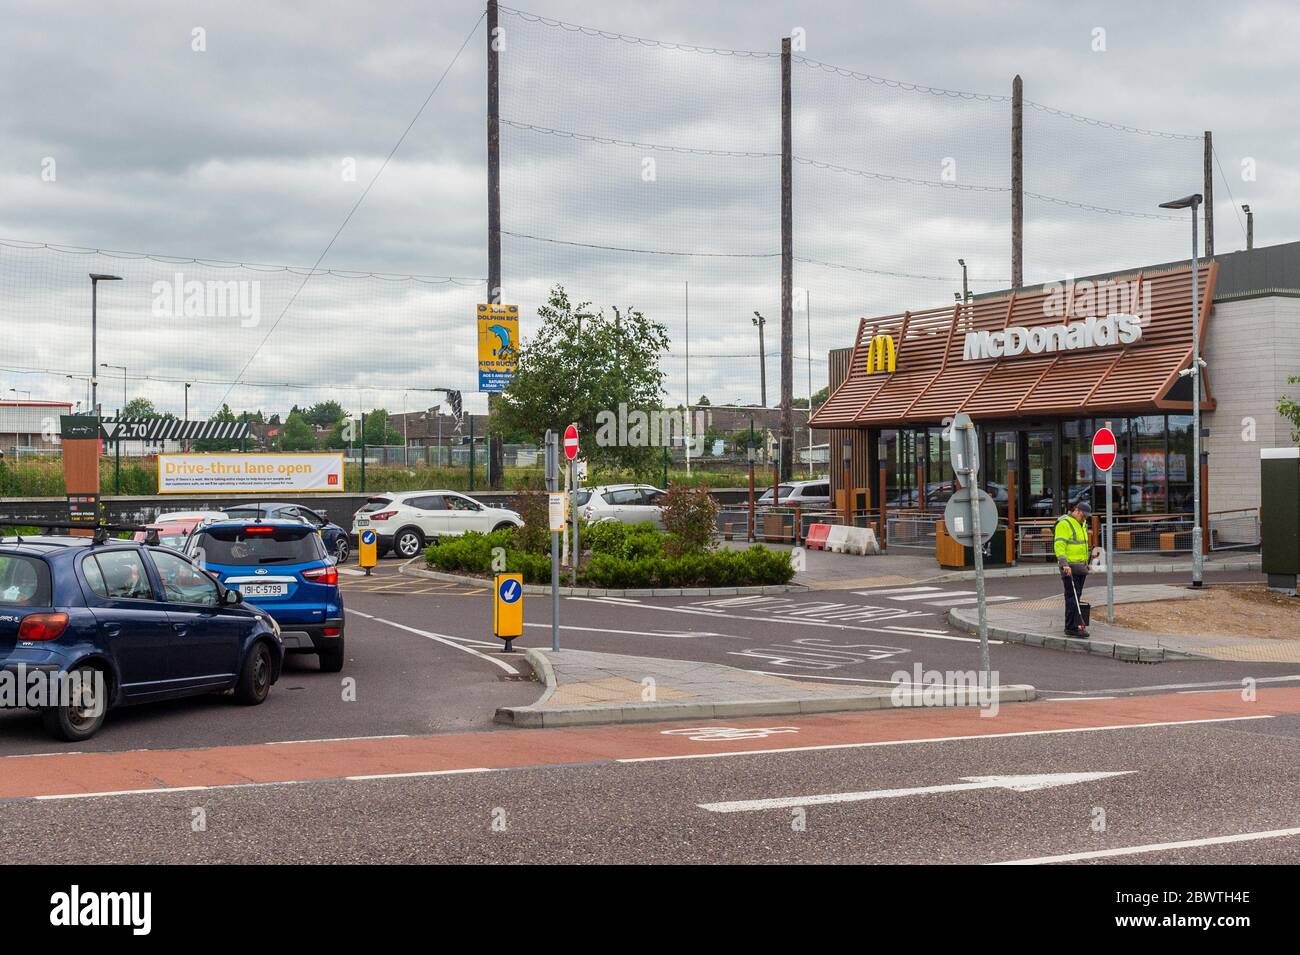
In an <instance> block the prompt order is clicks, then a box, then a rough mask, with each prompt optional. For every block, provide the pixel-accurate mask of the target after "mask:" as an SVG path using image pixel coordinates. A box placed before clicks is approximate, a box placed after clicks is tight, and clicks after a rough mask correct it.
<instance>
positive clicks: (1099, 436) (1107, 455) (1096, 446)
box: [1092, 428, 1118, 473]
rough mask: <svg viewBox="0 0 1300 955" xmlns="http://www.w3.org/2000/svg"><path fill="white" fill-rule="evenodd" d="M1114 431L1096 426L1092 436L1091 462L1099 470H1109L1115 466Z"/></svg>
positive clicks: (1116, 449)
mask: <svg viewBox="0 0 1300 955" xmlns="http://www.w3.org/2000/svg"><path fill="white" fill-rule="evenodd" d="M1117 451H1118V447H1117V446H1116V444H1115V432H1114V431H1111V430H1110V428H1098V429H1097V432H1096V433H1095V434H1094V435H1093V436H1092V464H1093V466H1094V467H1095V468H1096V469H1097V470H1098V471H1101V472H1103V473H1104V472H1106V471H1109V470H1110V469H1111V468H1113V467H1114V466H1115V455H1116V453H1117Z"/></svg>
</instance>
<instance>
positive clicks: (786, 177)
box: [774, 37, 794, 503]
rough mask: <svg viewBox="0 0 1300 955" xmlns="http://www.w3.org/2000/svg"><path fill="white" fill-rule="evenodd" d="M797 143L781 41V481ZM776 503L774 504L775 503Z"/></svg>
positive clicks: (789, 436)
mask: <svg viewBox="0 0 1300 955" xmlns="http://www.w3.org/2000/svg"><path fill="white" fill-rule="evenodd" d="M793 166H794V141H793V136H792V133H791V129H790V38H789V37H785V38H784V39H782V40H781V455H780V462H781V480H783V481H788V480H790V478H791V477H792V476H793V473H794V410H793V401H794V196H793V191H794V176H793ZM774 503H775V502H774Z"/></svg>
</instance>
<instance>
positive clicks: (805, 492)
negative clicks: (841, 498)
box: [758, 478, 831, 509]
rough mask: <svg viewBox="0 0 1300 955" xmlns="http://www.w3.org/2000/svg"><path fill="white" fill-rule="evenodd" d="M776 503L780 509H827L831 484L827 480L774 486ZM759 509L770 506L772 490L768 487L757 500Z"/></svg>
mask: <svg viewBox="0 0 1300 955" xmlns="http://www.w3.org/2000/svg"><path fill="white" fill-rule="evenodd" d="M776 491H777V501H778V503H779V504H780V506H781V507H796V506H797V507H806V508H813V509H817V508H823V509H824V508H829V507H830V506H831V482H830V480H829V479H827V478H821V479H820V480H815V481H787V482H785V483H784V484H778V485H777V486H776ZM758 506H759V507H771V506H772V489H771V488H770V487H769V488H768V489H767V490H766V491H764V492H763V494H762V495H761V496H760V497H759V499H758Z"/></svg>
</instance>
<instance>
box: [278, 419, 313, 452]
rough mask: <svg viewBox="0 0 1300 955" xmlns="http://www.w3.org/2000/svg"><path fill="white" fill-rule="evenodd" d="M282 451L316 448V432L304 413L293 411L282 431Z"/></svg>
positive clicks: (280, 443)
mask: <svg viewBox="0 0 1300 955" xmlns="http://www.w3.org/2000/svg"><path fill="white" fill-rule="evenodd" d="M279 446H280V450H281V451H314V450H316V433H315V432H314V431H313V430H312V427H311V425H309V424H308V423H307V422H306V420H305V419H304V418H303V416H302V415H300V414H298V413H296V412H295V413H293V414H291V415H289V420H288V421H286V422H285V423H284V426H283V428H282V429H281V431H280V441H279Z"/></svg>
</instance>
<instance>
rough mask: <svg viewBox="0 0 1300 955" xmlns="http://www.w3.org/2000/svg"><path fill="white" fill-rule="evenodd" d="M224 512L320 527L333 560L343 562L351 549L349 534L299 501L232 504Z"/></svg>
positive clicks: (237, 517) (236, 516) (250, 518)
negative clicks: (300, 522) (295, 502)
mask: <svg viewBox="0 0 1300 955" xmlns="http://www.w3.org/2000/svg"><path fill="white" fill-rule="evenodd" d="M225 512H226V516H227V517H230V518H233V519H235V520H238V521H253V520H257V519H258V518H267V517H272V518H276V519H278V520H288V521H302V522H303V523H305V524H310V525H311V526H312V527H314V528H316V530H318V531H320V537H321V540H322V541H324V543H325V551H326V553H328V554H329V555H330V556H331V557H333V558H334V562H335V563H337V564H346V563H347V562H348V555H349V553H351V538H350V537H349V535H348V532H347V531H345V530H344V529H343V528H341V527H339V525H337V524H335V523H334V522H333V521H331V520H330V519H329V518H328V517H326V516H325V515H324V514H322V513H320V511H313V510H312V509H311V508H310V507H303V505H301V504H283V503H278V502H272V503H270V504H266V503H257V504H235V505H233V506H232V507H228V508H226V509H225Z"/></svg>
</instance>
